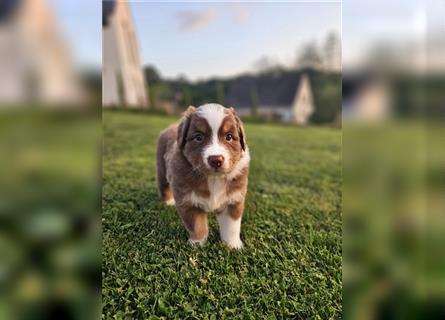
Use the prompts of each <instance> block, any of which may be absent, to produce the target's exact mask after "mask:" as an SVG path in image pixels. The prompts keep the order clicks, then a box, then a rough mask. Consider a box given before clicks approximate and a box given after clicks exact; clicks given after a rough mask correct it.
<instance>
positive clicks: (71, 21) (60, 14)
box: [0, 0, 102, 70]
mask: <svg viewBox="0 0 445 320" xmlns="http://www.w3.org/2000/svg"><path fill="white" fill-rule="evenodd" d="M0 1H1V0H0ZM48 2H49V5H50V8H51V9H52V10H54V12H55V15H56V24H57V27H58V28H59V31H60V34H61V35H62V36H63V37H64V38H65V39H66V41H65V43H67V45H68V46H69V48H70V50H71V53H72V55H71V56H72V59H73V61H74V64H75V66H76V67H77V68H79V69H81V70H100V68H101V67H102V1H101V0H48Z"/></svg>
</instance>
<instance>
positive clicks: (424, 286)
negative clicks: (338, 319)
mask: <svg viewBox="0 0 445 320" xmlns="http://www.w3.org/2000/svg"><path fill="white" fill-rule="evenodd" d="M342 12H343V16H342V17H343V34H342V35H343V38H342V44H343V131H342V132H343V210H344V219H343V228H344V229H343V250H344V252H343V303H344V315H345V318H347V319H443V318H444V316H445V306H444V301H445V251H444V246H443V243H445V242H444V241H445V215H444V208H445V207H444V197H443V195H444V173H445V172H444V168H445V167H444V165H443V164H444V152H443V146H444V143H443V142H444V141H443V137H444V136H443V117H444V111H445V108H444V107H445V99H444V92H445V60H444V59H445V55H444V53H445V46H444V44H445V43H444V39H445V37H444V36H445V24H444V16H445V15H444V13H445V4H444V2H443V1H380V0H378V1H373V2H369V1H343V10H342Z"/></svg>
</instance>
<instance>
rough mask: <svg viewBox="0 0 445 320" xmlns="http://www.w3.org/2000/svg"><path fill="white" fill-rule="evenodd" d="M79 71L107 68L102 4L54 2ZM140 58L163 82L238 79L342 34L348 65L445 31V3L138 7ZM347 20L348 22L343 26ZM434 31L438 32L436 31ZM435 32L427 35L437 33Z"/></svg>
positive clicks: (136, 2) (137, 0) (348, 0)
mask: <svg viewBox="0 0 445 320" xmlns="http://www.w3.org/2000/svg"><path fill="white" fill-rule="evenodd" d="M48 1H49V2H50V4H51V5H52V6H53V8H54V9H55V12H56V14H57V23H58V25H59V26H60V29H61V32H62V34H63V35H65V36H66V38H67V39H68V41H67V42H68V43H69V44H70V47H71V49H72V52H73V57H74V60H75V63H76V65H78V66H81V67H86V68H91V67H93V68H96V69H99V68H100V67H101V61H102V40H101V10H102V8H101V0H48ZM130 5H131V8H132V13H133V17H134V20H135V27H136V33H137V38H138V41H139V46H140V54H141V59H142V62H143V64H144V65H154V66H155V67H156V68H157V69H158V70H159V71H160V72H161V74H162V75H163V76H166V77H176V76H177V75H179V74H183V75H185V76H187V77H188V78H189V79H199V78H207V77H211V76H231V75H234V74H237V73H240V72H244V71H248V70H251V69H252V66H253V64H254V62H255V61H257V60H258V59H259V58H261V57H263V56H268V57H271V58H272V59H275V60H277V61H279V62H280V63H282V64H284V65H290V64H292V63H294V62H295V60H296V55H297V49H298V48H300V47H301V46H302V45H303V44H304V43H306V42H308V41H313V40H315V41H317V42H318V43H321V42H322V41H323V40H324V37H325V36H326V33H327V32H329V31H331V30H334V31H337V32H338V33H341V31H342V51H343V54H342V55H343V61H344V62H346V63H348V62H350V61H354V60H356V59H359V58H360V57H362V56H364V55H365V54H366V52H367V51H368V50H369V49H370V48H372V47H373V46H375V43H376V42H378V41H381V40H385V39H386V40H389V41H390V42H391V43H393V42H396V41H402V42H403V41H411V40H413V39H415V38H417V39H421V40H422V39H424V38H425V36H426V34H425V33H426V32H427V31H426V27H427V26H428V27H429V28H430V29H434V28H436V29H438V28H437V26H439V27H440V28H441V29H443V13H444V12H445V4H444V3H443V1H442V0H429V1H421V0H390V1H389V0H374V1H368V0H343V1H342V2H340V1H336V0H327V1H319V0H313V1H309V0H305V1H295V2H291V1H288V2H238V3H234V2H213V3H211V2H208V3H205V2H195V3H190V2H188V3H187V2H176V3H175V2H168V1H166V2H157V3H156V2H151V1H150V2H149V1H146V0H133V1H131V4H130ZM342 20H343V21H342ZM431 25H433V28H431ZM430 29H428V32H429V31H430Z"/></svg>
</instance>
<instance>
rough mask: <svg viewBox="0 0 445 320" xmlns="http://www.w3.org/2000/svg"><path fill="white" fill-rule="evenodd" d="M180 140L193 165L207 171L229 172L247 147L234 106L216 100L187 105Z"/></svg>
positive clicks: (181, 146)
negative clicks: (222, 104)
mask: <svg viewBox="0 0 445 320" xmlns="http://www.w3.org/2000/svg"><path fill="white" fill-rule="evenodd" d="M177 143H178V146H179V148H180V149H181V151H182V152H183V154H184V156H185V157H186V158H187V160H188V161H189V162H190V163H191V164H192V166H193V168H194V169H195V170H199V171H200V172H202V173H205V174H227V173H230V172H231V171H232V170H233V168H234V167H235V165H236V164H237V163H238V161H240V159H241V158H242V157H243V155H244V152H245V150H246V148H247V145H246V135H245V132H244V128H243V124H242V122H241V120H240V118H239V117H238V116H237V114H236V112H235V110H234V109H233V108H224V107H223V106H221V105H219V104H213V103H212V104H205V105H202V106H200V107H199V108H195V107H189V108H188V109H187V111H186V112H185V113H184V116H183V118H182V121H181V123H180V124H179V126H178V135H177Z"/></svg>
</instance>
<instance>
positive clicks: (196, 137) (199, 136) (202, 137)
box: [194, 133, 204, 142]
mask: <svg viewBox="0 0 445 320" xmlns="http://www.w3.org/2000/svg"><path fill="white" fill-rule="evenodd" d="M194 139H195V141H198V142H202V140H204V136H203V135H202V134H200V133H198V134H197V135H195V137H194Z"/></svg>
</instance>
